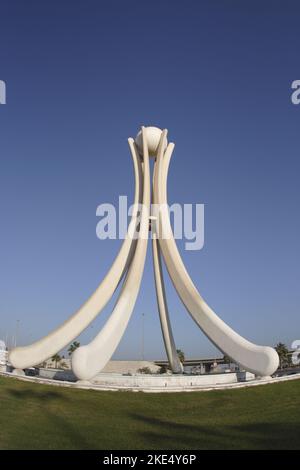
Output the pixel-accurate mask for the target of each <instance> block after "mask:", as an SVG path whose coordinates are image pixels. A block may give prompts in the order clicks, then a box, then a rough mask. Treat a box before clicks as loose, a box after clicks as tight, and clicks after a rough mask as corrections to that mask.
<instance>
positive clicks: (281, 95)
mask: <svg viewBox="0 0 300 470" xmlns="http://www.w3.org/2000/svg"><path fill="white" fill-rule="evenodd" d="M0 8H1V11H0V79H1V80H5V81H6V83H7V104H6V105H5V106H0V162H1V164H0V211H1V231H0V261H1V263H0V273H1V274H0V279H1V282H0V338H1V337H5V335H10V336H12V335H13V334H14V332H15V329H16V321H17V320H19V321H20V334H19V343H20V344H27V343H28V342H31V341H33V340H35V339H38V338H40V337H41V336H43V335H45V334H46V333H48V332H49V331H50V330H51V329H52V328H54V327H55V326H57V325H58V324H60V323H61V322H62V321H64V320H65V319H66V317H68V316H69V315H70V314H72V313H73V312H74V311H75V310H76V309H77V308H78V307H79V306H80V304H81V303H82V302H83V301H84V300H85V299H86V298H87V297H88V296H89V294H90V293H91V292H92V291H93V290H94V289H95V287H96V286H97V284H98V283H99V282H100V281H101V279H102V278H103V276H104V275H105V273H106V272H107V270H108V269H109V267H110V265H111V262H112V260H113V259H114V257H115V255H116V253H117V251H118V249H119V246H120V241H118V240H116V241H108V240H107V241H100V240H98V239H97V238H96V233H95V229H96V224H97V218H96V207H97V206H98V204H100V203H102V202H112V203H116V202H117V200H118V196H119V194H125V195H126V194H127V195H128V196H129V198H130V199H132V198H133V172H132V165H131V160H130V155H129V151H128V147H127V137H129V136H135V134H136V132H137V130H138V128H139V126H140V125H142V124H144V125H156V126H159V127H167V128H168V129H169V136H170V139H171V140H174V141H175V142H176V151H175V154H174V157H173V161H172V165H171V170H170V178H169V197H170V202H175V201H176V202H194V203H196V202H198V203H204V204H205V224H206V226H205V246H204V249H203V250H202V251H198V252H191V251H185V250H184V247H183V245H182V244H180V249H181V252H182V255H183V258H184V260H185V262H186V266H187V268H188V270H189V271H190V273H191V276H192V278H193V279H194V282H195V284H196V285H197V287H198V288H199V290H200V292H201V293H202V295H203V296H204V298H205V299H206V300H207V301H208V303H209V304H210V305H211V307H212V308H214V309H215V311H216V312H217V313H218V314H219V315H220V316H221V318H222V319H224V320H225V321H226V322H228V323H229V325H231V326H232V327H233V328H234V329H236V330H237V331H238V332H239V333H241V334H242V335H245V336H246V337H247V338H249V339H250V340H253V341H255V342H257V343H260V344H270V345H273V344H275V343H276V342H278V341H279V340H281V341H284V342H286V343H287V344H288V345H290V344H291V342H292V340H294V339H299V338H300V317H299V307H300V289H299V280H300V256H299V253H300V249H299V239H300V237H299V234H300V233H299V232H300V221H299V202H300V186H299V171H300V162H299V144H300V133H299V125H300V106H295V105H292V103H291V100H290V95H291V89H290V87H291V83H292V81H293V80H296V79H300V67H299V50H300V32H299V31H300V29H299V28H300V23H299V13H300V7H299V2H297V1H285V2H281V1H264V2H261V1H255V0H251V1H247V0H245V1H243V2H240V1H237V0H236V1H232V0H225V1H221V0H220V1H208V0H207V1H195V0H185V1H184V2H183V1H177V0H175V1H174V0H173V1H162V0H160V1H158V0H152V1H151V2H142V1H140V0H139V1H135V0H134V1H133V0H127V1H121V0H118V1H115V0H110V1H93V0H84V1H83V0H81V1H78V0H77V1H67V0H63V1H46V0H44V1H43V2H41V1H37V0H29V1H27V2H24V1H18V0H14V1H7V0H4V1H2V2H1V7H0ZM152 277H153V273H152V263H151V258H150V250H149V256H148V259H147V265H146V271H145V276H144V279H143V283H142V288H141V292H140V296H139V298H138V301H137V304H136V308H135V311H134V314H133V317H132V319H131V321H130V324H129V327H128V330H127V332H126V334H125V336H124V338H123V340H122V342H121V344H120V346H119V348H118V350H117V353H116V355H115V357H116V358H124V359H125V358H128V359H132V358H140V357H141V331H142V320H141V315H142V313H145V330H146V339H145V355H146V357H147V358H160V357H162V356H163V355H164V354H165V353H164V349H163V343H162V339H161V333H160V325H159V320H158V314H157V308H156V299H155V293H154V285H153V279H152ZM167 290H168V296H169V305H170V311H171V316H172V320H173V325H174V333H175V338H176V342H177V344H178V347H180V348H182V349H183V350H184V351H185V353H186V356H188V357H197V356H205V355H211V354H213V355H214V354H217V352H215V351H216V350H215V348H214V347H213V346H212V345H210V343H209V342H208V340H207V339H206V338H205V337H204V335H203V334H202V332H201V331H200V330H198V329H197V327H196V326H195V324H194V322H193V321H192V320H191V319H190V317H189V316H188V314H187V313H186V312H185V309H184V307H183V306H182V305H181V303H180V301H179V300H178V298H177V296H176V295H175V293H174V291H173V288H172V286H171V285H170V283H168V285H167ZM112 305H113V302H112V303H111V304H110V305H109V306H108V308H106V309H105V312H104V313H103V314H102V316H101V318H99V319H98V320H97V321H95V322H94V324H93V327H92V328H88V329H87V331H86V332H85V333H84V334H82V335H81V337H80V341H81V342H82V343H83V344H84V343H86V342H88V341H89V340H90V339H91V338H92V337H93V336H94V335H95V334H96V333H97V332H98V330H99V329H100V327H101V325H103V322H104V320H105V319H106V318H107V317H108V315H109V313H110V311H111V308H112Z"/></svg>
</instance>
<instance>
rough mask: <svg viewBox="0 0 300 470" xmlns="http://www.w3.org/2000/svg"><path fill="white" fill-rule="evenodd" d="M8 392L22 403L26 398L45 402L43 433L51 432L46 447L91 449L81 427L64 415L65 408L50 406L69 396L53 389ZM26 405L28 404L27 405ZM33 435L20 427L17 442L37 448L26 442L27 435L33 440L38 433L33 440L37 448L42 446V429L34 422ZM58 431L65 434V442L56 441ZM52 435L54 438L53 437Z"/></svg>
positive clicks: (42, 414)
mask: <svg viewBox="0 0 300 470" xmlns="http://www.w3.org/2000/svg"><path fill="white" fill-rule="evenodd" d="M7 393H8V394H9V395H10V396H11V397H13V398H14V399H17V400H18V401H20V402H21V403H25V404H26V400H31V401H32V402H39V403H42V404H43V408H42V410H41V411H40V413H41V418H43V417H44V418H45V421H44V423H45V424H44V426H45V428H44V429H43V433H49V439H47V445H45V446H44V449H49V448H50V449H51V448H56V449H58V448H60V446H61V448H64V449H89V442H88V441H87V440H86V439H85V436H84V435H83V434H82V433H81V432H80V428H79V427H77V426H75V425H74V424H73V423H72V422H70V421H69V418H65V416H64V409H62V410H59V409H56V408H55V407H54V408H53V409H51V407H49V406H48V405H49V403H53V402H54V404H55V402H57V404H60V403H61V402H62V401H64V402H65V401H68V399H67V397H65V396H63V395H62V394H61V393H59V392H56V391H52V390H34V389H30V390H14V389H7ZM25 406H26V405H25ZM31 432H32V433H31V435H30V436H26V435H25V436H24V434H23V430H22V429H20V434H19V438H17V442H19V443H20V446H21V448H22V443H23V444H24V448H27V449H28V448H32V449H34V448H35V445H33V446H29V447H28V445H27V444H26V440H27V437H29V439H30V441H31V442H32V436H33V435H34V434H36V439H33V442H35V443H36V447H37V448H39V449H40V448H41V447H40V442H39V441H40V439H39V438H38V436H40V429H39V428H36V429H35V426H34V424H33V425H32V428H31ZM56 433H58V434H59V435H60V436H63V439H64V442H61V444H60V443H59V444H57V443H55V440H54V439H53V438H55V434H56ZM51 436H53V437H52V439H51ZM16 448H17V447H16Z"/></svg>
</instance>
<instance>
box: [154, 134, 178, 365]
mask: <svg viewBox="0 0 300 470" xmlns="http://www.w3.org/2000/svg"><path fill="white" fill-rule="evenodd" d="M165 141H166V132H163V133H162V136H161V142H160V147H159V150H158V154H159V155H160V154H161V153H163V151H164V149H165ZM160 158H161V157H160ZM155 173H156V165H154V173H153V195H152V197H153V203H154V206H153V207H154V208H155V207H156V204H157V201H156V198H155V194H156V193H157V188H156V187H155V185H156V182H157V180H156V178H155ZM152 216H153V217H154V218H153V220H152V254H153V256H152V257H153V269H154V279H155V287H156V297H157V306H158V311H159V318H160V324H161V330H162V335H163V339H164V344H165V349H166V353H167V357H168V361H169V364H170V367H171V370H172V372H174V373H175V374H180V373H182V371H183V366H182V364H181V362H180V360H179V357H178V354H177V351H176V345H175V340H174V336H173V331H172V326H171V321H170V315H169V310H168V303H167V298H166V292H165V285H164V277H163V270H162V263H161V253H160V247H159V242H158V236H159V234H157V233H156V228H157V227H156V223H155V220H156V216H157V214H156V213H155V211H154V212H153V213H152Z"/></svg>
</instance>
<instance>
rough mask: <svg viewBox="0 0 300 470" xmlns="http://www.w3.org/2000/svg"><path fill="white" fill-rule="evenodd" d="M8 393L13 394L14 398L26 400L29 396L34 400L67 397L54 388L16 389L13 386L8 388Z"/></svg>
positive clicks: (62, 398) (63, 398)
mask: <svg viewBox="0 0 300 470" xmlns="http://www.w3.org/2000/svg"><path fill="white" fill-rule="evenodd" d="M7 393H8V394H9V395H11V396H12V397H13V398H16V399H17V400H26V399H27V398H30V399H32V400H53V399H57V400H65V399H66V398H65V397H64V396H63V395H62V394H60V393H58V392H54V391H52V390H47V391H46V390H43V391H42V390H33V389H30V390H29V389H28V390H14V389H12V388H9V389H7Z"/></svg>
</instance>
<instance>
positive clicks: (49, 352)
mask: <svg viewBox="0 0 300 470" xmlns="http://www.w3.org/2000/svg"><path fill="white" fill-rule="evenodd" d="M128 142H129V148H130V152H131V156H132V160H133V165H134V178H135V192H134V210H133V213H132V217H131V221H130V224H129V227H128V232H127V236H126V238H125V240H124V241H123V243H122V246H121V248H120V251H119V253H118V255H117V256H116V258H115V260H114V262H113V264H112V266H111V268H110V270H109V271H108V273H107V275H106V276H105V278H104V279H103V281H102V282H101V284H100V285H99V286H98V287H97V289H96V290H95V292H94V293H93V294H92V295H91V296H90V297H89V299H88V300H87V301H86V302H85V303H84V304H83V305H82V306H81V307H80V308H79V310H78V311H77V312H76V313H74V314H73V315H72V316H71V317H70V318H68V319H67V320H66V321H65V322H64V323H63V324H62V325H60V326H59V327H58V328H56V329H55V330H53V331H52V332H51V333H50V334H48V335H47V336H45V337H44V338H42V339H40V340H39V341H36V342H35V343H33V344H31V345H28V346H24V347H18V348H15V349H13V350H12V351H11V352H10V354H9V361H10V362H11V364H12V365H13V366H14V367H15V368H16V369H25V368H26V367H31V366H34V365H37V364H39V363H41V362H44V361H46V360H47V359H49V358H50V357H52V356H53V355H54V354H56V353H57V352H58V351H60V350H61V349H63V348H64V347H65V346H67V345H68V344H69V343H70V342H72V341H73V340H74V339H75V338H76V337H77V336H79V335H80V333H81V332H82V331H83V330H84V329H85V328H87V327H88V325H89V324H90V323H91V322H92V321H93V320H94V319H95V318H96V317H97V315H98V314H99V313H100V312H101V310H102V309H103V308H104V307H105V305H106V304H107V302H108V301H109V300H110V298H111V297H112V295H113V294H114V292H115V290H116V289H117V287H118V284H119V283H120V281H121V279H122V278H123V276H124V274H125V272H126V270H127V269H128V266H129V265H130V263H131V259H132V257H133V254H134V250H135V246H136V240H135V239H133V237H132V236H131V235H130V234H132V233H134V232H135V230H136V226H137V214H138V203H139V202H141V197H142V168H141V162H140V158H139V156H138V155H137V152H136V150H135V144H134V141H133V139H129V141H128Z"/></svg>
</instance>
